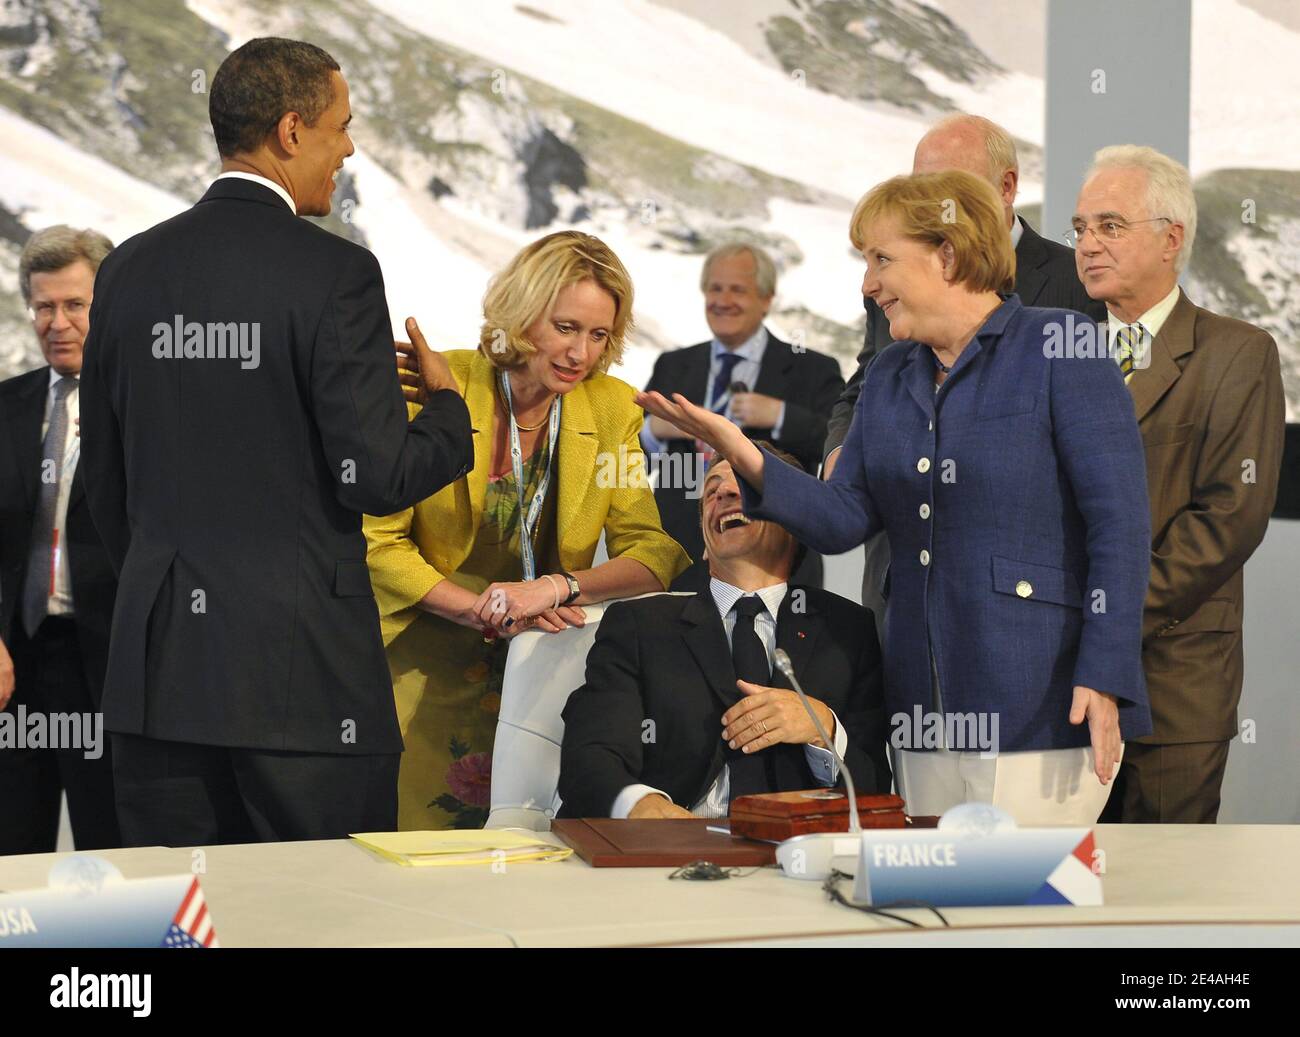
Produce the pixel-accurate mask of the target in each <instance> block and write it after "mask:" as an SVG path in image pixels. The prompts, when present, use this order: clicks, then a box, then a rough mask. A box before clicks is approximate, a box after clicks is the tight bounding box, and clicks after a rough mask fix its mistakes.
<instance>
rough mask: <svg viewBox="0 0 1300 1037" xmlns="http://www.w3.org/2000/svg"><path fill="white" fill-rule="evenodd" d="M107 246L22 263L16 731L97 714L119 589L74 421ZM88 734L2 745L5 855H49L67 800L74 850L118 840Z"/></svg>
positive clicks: (4, 490) (2, 587) (65, 239)
mask: <svg viewBox="0 0 1300 1037" xmlns="http://www.w3.org/2000/svg"><path fill="white" fill-rule="evenodd" d="M112 248H113V243H112V242H111V241H109V240H108V238H106V237H105V236H104V235H103V234H100V233H99V232H98V231H94V230H77V229H75V228H73V227H63V226H60V227H49V228H47V229H46V230H41V231H37V232H36V233H35V234H33V235H32V236H31V238H30V239H29V240H28V242H27V244H26V246H25V247H24V248H23V252H22V256H21V258H20V259H19V263H18V287H19V290H20V291H21V292H22V296H23V301H24V302H25V303H26V304H27V307H28V313H29V314H30V315H31V319H32V328H33V330H34V331H35V332H36V340H37V342H38V343H39V344H40V347H41V355H42V356H43V357H44V358H45V364H44V365H43V366H41V367H39V368H37V369H36V370H34V371H29V372H28V373H26V374H21V375H18V376H17V377H16V378H10V379H8V380H7V381H5V382H0V428H3V432H4V435H3V438H2V439H0V709H6V708H7V712H9V713H10V714H11V717H10V718H7V719H8V720H10V721H11V722H16V723H15V725H14V726H13V727H11V728H10V729H11V730H13V731H15V732H16V731H17V730H18V729H19V728H24V729H26V727H27V724H26V723H24V721H28V720H31V719H33V718H36V717H44V718H45V722H46V724H47V725H48V724H50V721H51V718H52V717H54V716H56V715H66V716H69V717H78V718H82V719H83V723H82V724H81V727H82V729H83V730H84V727H85V725H84V720H85V719H88V718H94V717H97V716H98V715H99V710H100V701H101V697H102V693H103V687H104V671H105V668H106V666H107V664H108V640H109V629H110V627H111V626H112V621H113V599H114V595H115V593H116V589H117V581H116V579H115V577H114V574H113V566H112V563H111V562H110V560H109V557H108V553H107V552H106V551H105V549H104V545H103V543H102V541H101V540H100V537H99V534H98V533H97V532H96V530H95V526H94V523H93V522H92V520H91V516H90V509H89V508H88V507H87V504H86V495H85V491H84V489H83V488H82V473H81V470H80V468H79V467H78V461H79V460H80V456H81V451H80V446H81V441H80V438H79V437H78V435H77V418H78V415H79V413H80V402H79V396H80V393H79V392H78V389H79V380H80V375H81V354H82V346H83V344H84V342H85V339H86V335H87V333H88V331H89V327H90V303H91V299H92V297H93V294H94V288H95V274H96V272H97V271H98V270H99V264H100V263H101V262H102V261H103V259H104V257H105V256H107V255H108V253H109V252H110V251H111V250H112ZM10 656H12V669H10V668H9V667H8V666H6V665H5V662H6V661H7V660H8V659H9V658H10ZM92 723H94V721H93V720H92ZM48 729H49V730H51V731H53V730H54V727H53V725H51V726H50V727H49V728H48ZM93 729H94V730H98V732H99V735H98V738H97V742H98V745H97V746H90V745H88V744H86V743H85V739H84V737H83V738H79V739H78V742H80V743H81V744H78V745H71V744H68V745H64V744H45V745H33V744H31V743H32V741H34V739H32V740H29V739H27V738H26V737H23V738H22V739H17V740H15V742H14V743H13V744H9V743H8V742H0V854H5V853H49V852H52V851H53V850H54V849H55V844H56V842H57V840H58V827H59V800H60V797H61V795H62V794H63V793H64V792H66V793H67V797H68V814H69V817H70V818H71V821H72V832H73V837H74V839H75V841H76V846H77V849H79V850H84V849H104V848H108V847H113V846H118V845H120V844H121V843H120V836H119V833H118V826H117V814H116V812H115V810H114V803H113V770H112V761H111V757H110V754H109V753H108V751H107V746H106V745H105V739H104V736H103V728H102V726H97V727H95V728H93ZM24 735H25V731H24ZM100 750H103V751H102V752H101V751H100Z"/></svg>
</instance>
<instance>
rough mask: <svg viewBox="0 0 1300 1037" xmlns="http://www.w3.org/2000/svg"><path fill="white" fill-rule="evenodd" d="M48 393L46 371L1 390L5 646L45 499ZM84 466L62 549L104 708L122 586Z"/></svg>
mask: <svg viewBox="0 0 1300 1037" xmlns="http://www.w3.org/2000/svg"><path fill="white" fill-rule="evenodd" d="M49 388H50V369H49V368H48V367H41V368H37V369H36V370H35V371H28V372H27V373H26V374H20V375H18V376H17V377H15V378H10V379H8V380H7V381H4V382H0V437H3V442H0V638H3V640H4V641H5V642H6V643H10V641H11V639H12V637H13V636H14V634H15V633H16V631H17V628H18V626H19V625H20V624H21V623H22V595H23V582H24V580H25V577H26V575H27V556H28V553H29V552H30V551H31V538H32V523H33V521H34V519H35V516H36V505H37V502H38V500H39V497H40V475H41V459H42V455H41V425H42V424H43V423H44V421H45V403H46V399H47V398H48V396H49ZM78 395H80V390H79V391H78ZM83 463H84V459H83V460H82V461H79V462H78V464H77V469H76V471H75V472H74V473H73V476H72V487H71V489H70V491H69V495H68V515H67V520H66V527H65V528H64V530H63V544H64V546H65V548H66V550H67V552H68V571H69V573H70V574H71V577H72V602H73V619H74V620H75V622H76V626H77V640H78V642H79V645H80V648H81V667H82V671H83V673H84V674H85V677H86V687H87V689H88V690H89V692H90V696H91V700H92V701H93V702H94V703H95V705H96V706H98V705H99V702H100V693H101V691H102V689H103V686H104V669H105V667H106V666H107V665H108V633H109V628H110V626H111V624H112V621H113V595H114V592H115V591H116V588H117V579H116V577H115V575H114V572H113V566H112V564H111V563H110V561H109V558H108V554H107V552H106V551H105V550H104V545H103V544H102V543H101V542H100V539H99V534H98V533H97V532H96V531H95V527H94V524H93V522H92V521H91V517H90V508H89V506H88V505H87V504H86V491H85V484H84V482H83V479H82V474H81V472H82V464H83Z"/></svg>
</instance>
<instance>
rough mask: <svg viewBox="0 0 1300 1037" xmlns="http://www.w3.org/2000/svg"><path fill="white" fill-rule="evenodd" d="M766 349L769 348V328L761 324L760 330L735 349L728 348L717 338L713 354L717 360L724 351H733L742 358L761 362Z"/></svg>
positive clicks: (757, 362) (714, 341)
mask: <svg viewBox="0 0 1300 1037" xmlns="http://www.w3.org/2000/svg"><path fill="white" fill-rule="evenodd" d="M765 349H767V328H766V327H765V326H764V325H762V324H760V325H759V326H758V330H757V331H756V332H754V334H752V335H751V336H750V337H749V338H747V339H746V340H745V341H744V342H742V343H741V344H740V345H738V346H737V347H736V348H735V349H728V348H727V347H726V346H724V345H723V344H722V343H721V342H719V341H718V340H717V339H716V338H715V339H714V340H713V352H712V354H711V356H712V357H713V360H714V361H716V360H717V359H718V357H720V356H722V354H723V353H732V354H734V355H736V356H738V357H740V358H741V359H742V360H748V361H750V362H751V363H755V364H761V363H762V362H763V351H764V350H765Z"/></svg>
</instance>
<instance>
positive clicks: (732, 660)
mask: <svg viewBox="0 0 1300 1037" xmlns="http://www.w3.org/2000/svg"><path fill="white" fill-rule="evenodd" d="M774 452H776V453H778V454H781V453H782V452H781V451H774ZM784 459H785V460H787V461H789V462H790V463H792V464H795V463H797V462H795V461H794V460H793V458H791V457H789V455H785V456H784ZM700 519H701V526H702V532H703V535H704V544H705V550H706V557H707V559H708V565H709V574H710V577H711V578H710V581H709V588H708V590H707V591H705V592H701V593H698V594H690V595H667V594H665V595H656V596H654V597H647V598H640V599H636V600H632V601H623V602H619V603H617V604H614V605H611V606H610V607H609V609H608V610H607V611H606V612H605V615H604V618H603V619H602V621H601V624H600V630H599V632H598V634H597V635H596V643H595V644H594V645H593V646H592V649H591V652H590V653H589V654H588V656H587V674H586V683H585V684H584V685H583V686H582V687H581V688H579V689H578V690H577V691H575V692H574V693H573V694H572V695H571V696H570V697H569V701H568V705H567V706H566V707H565V709H564V725H565V728H564V743H563V748H562V751H561V760H560V784H559V791H560V797H561V799H562V800H563V807H562V809H561V811H560V814H561V816H563V817H616V818H674V817H692V816H694V817H725V816H727V815H728V814H729V812H730V804H731V802H732V801H733V800H734V799H735V798H736V797H737V796H742V795H750V794H754V793H762V792H788V791H794V790H799V789H813V788H818V787H829V786H833V785H836V784H837V783H839V781H840V775H839V766H838V764H837V763H836V761H835V757H834V755H833V754H832V753H831V752H830V751H829V750H828V749H827V748H826V746H825V745H824V744H823V743H822V741H821V739H820V738H819V736H818V734H817V730H816V728H815V727H814V725H813V723H812V720H811V719H810V718H809V716H808V714H807V712H806V711H805V710H804V708H803V705H802V704H801V703H800V701H799V697H798V696H797V695H796V694H795V692H793V691H791V690H789V685H788V684H787V683H786V681H785V678H784V676H783V675H782V674H781V673H780V671H779V670H777V669H776V667H775V666H774V664H773V654H774V652H775V651H776V650H777V649H778V648H780V649H783V650H784V651H785V652H786V653H787V654H788V655H789V656H790V660H791V663H792V665H793V667H794V672H795V674H796V675H797V676H798V678H799V680H800V682H801V683H802V685H803V687H804V690H805V691H806V692H807V693H808V695H809V697H810V700H811V702H812V707H813V709H814V711H816V713H817V714H818V719H819V720H820V721H821V724H822V727H823V728H824V729H825V730H826V733H827V734H829V735H830V736H831V738H833V739H834V741H835V747H836V749H837V751H838V752H839V754H840V755H841V756H842V757H843V758H844V760H845V762H846V763H847V765H848V767H849V770H850V771H851V772H852V774H853V779H854V782H855V784H856V787H857V789H858V792H859V794H864V793H873V792H888V791H889V788H890V772H889V765H888V763H887V759H886V752H885V743H886V739H887V733H886V724H885V710H884V699H883V693H882V684H881V665H880V648H879V645H878V644H877V642H876V638H875V635H874V633H872V631H874V629H875V627H874V625H873V623H872V622H871V619H870V615H869V613H868V612H867V611H866V610H865V609H864V608H862V607H861V606H860V605H855V604H854V603H853V602H851V601H848V600H847V599H845V598H841V597H839V596H838V595H835V594H831V593H830V592H828V591H824V590H820V589H816V588H811V587H798V586H790V585H789V583H788V580H789V576H790V573H791V572H792V571H793V570H794V568H795V566H796V564H797V562H798V561H799V555H800V554H802V548H801V546H800V545H799V544H798V543H797V542H796V541H795V539H794V537H792V536H791V535H790V534H789V533H787V532H786V531H785V530H784V529H782V528H781V527H780V526H778V525H776V524H775V523H772V522H762V521H757V520H752V521H751V520H749V519H747V518H746V517H745V516H744V515H743V514H742V513H741V507H740V488H739V486H738V485H737V483H736V477H735V475H734V474H733V473H732V471H731V465H730V464H729V463H728V462H727V461H726V460H725V459H723V458H721V457H717V458H715V459H714V462H713V464H712V465H711V466H710V467H709V470H708V473H707V474H706V476H705V479H704V484H703V488H702V493H701V496H700Z"/></svg>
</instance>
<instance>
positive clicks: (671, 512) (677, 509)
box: [646, 331, 844, 561]
mask: <svg viewBox="0 0 1300 1037" xmlns="http://www.w3.org/2000/svg"><path fill="white" fill-rule="evenodd" d="M711 350H712V342H701V343H699V344H698V345H694V346H687V347H685V348H684V349H673V350H669V351H668V352H666V353H661V354H660V355H659V359H658V360H656V361H655V366H654V372H653V374H651V376H650V382H649V384H648V385H647V386H646V391H647V392H661V393H663V394H664V395H665V396H669V397H670V398H671V394H672V393H675V392H679V393H681V394H682V395H683V396H685V397H686V398H687V399H688V400H690V401H691V402H692V403H698V404H701V405H703V404H704V402H705V400H706V398H707V396H708V392H709V388H710V387H709V384H708V382H709V363H710V360H711V359H712V356H711ZM750 389H751V391H753V392H757V393H762V394H764V395H765V396H774V397H776V398H777V399H778V400H784V401H785V420H784V421H783V422H782V424H781V438H780V439H778V440H776V441H775V442H776V445H777V446H779V447H780V448H781V449H783V450H787V451H789V452H790V453H792V454H793V455H794V456H795V457H797V458H798V459H799V462H800V463H801V464H802V465H804V467H806V468H807V469H808V470H809V471H810V472H815V471H816V470H817V466H818V465H819V464H821V448H822V443H823V442H824V441H825V439H826V419H827V416H828V415H829V414H830V411H831V407H832V406H833V405H834V403H835V401H836V400H837V399H838V398H839V395H840V393H841V392H842V391H843V389H844V377H843V375H841V374H840V365H839V363H838V362H837V361H836V360H835V359H834V358H832V357H829V356H827V355H826V354H824V353H818V352H816V351H814V350H811V349H806V350H803V351H802V352H795V350H794V348H793V347H792V346H791V345H790V344H789V343H788V342H783V341H782V340H781V339H779V338H777V337H776V336H775V335H773V334H772V333H771V332H770V331H769V332H768V338H767V348H766V350H765V351H764V353H763V362H762V364H761V365H760V367H759V371H758V380H757V381H756V382H755V384H754V385H752V386H750ZM745 434H746V435H747V436H749V437H750V438H751V439H768V440H770V439H771V438H772V430H771V429H745ZM667 450H668V452H669V453H670V454H674V455H677V456H678V457H681V458H683V459H689V458H692V457H693V455H694V452H695V444H694V442H693V441H691V440H689V439H678V440H671V441H669V442H668V444H667ZM692 470H693V469H692ZM659 481H660V483H661V484H662V483H665V482H669V481H673V480H665V478H664V475H663V471H662V470H661V472H660V480H659ZM675 482H676V483H677V484H676V485H671V486H669V485H660V486H659V487H657V488H656V489H655V500H656V501H657V502H658V504H659V516H660V518H661V519H662V521H663V524H664V531H665V532H666V533H667V534H668V535H669V536H671V537H672V538H673V539H674V540H676V541H677V542H678V543H679V544H681V545H682V547H683V548H685V549H686V553H687V554H688V555H690V556H691V559H692V560H693V561H699V559H700V558H701V556H702V555H703V552H704V538H703V536H702V535H701V534H700V511H699V499H698V487H697V488H696V489H697V494H696V496H695V497H688V496H687V489H686V487H684V486H682V485H681V482H682V480H680V479H678V480H675Z"/></svg>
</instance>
